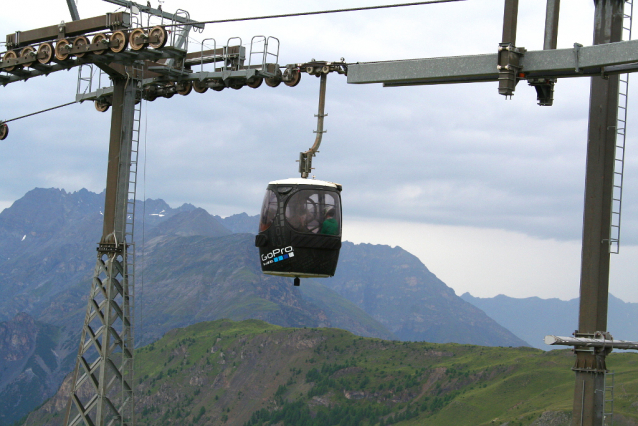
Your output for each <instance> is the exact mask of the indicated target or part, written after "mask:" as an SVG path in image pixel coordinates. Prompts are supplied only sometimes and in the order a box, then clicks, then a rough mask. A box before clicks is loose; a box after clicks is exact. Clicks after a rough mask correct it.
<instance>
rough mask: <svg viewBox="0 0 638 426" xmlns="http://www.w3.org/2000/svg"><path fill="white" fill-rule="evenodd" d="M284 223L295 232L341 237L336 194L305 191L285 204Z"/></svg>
mask: <svg viewBox="0 0 638 426" xmlns="http://www.w3.org/2000/svg"><path fill="white" fill-rule="evenodd" d="M286 221H287V222H288V223H289V224H290V226H292V228H293V229H294V230H295V231H297V232H304V233H313V234H324V235H341V206H340V203H339V195H338V194H337V193H336V192H331V191H324V190H320V189H305V190H302V191H299V192H297V193H295V194H293V196H292V197H290V199H289V200H288V203H287V204H286Z"/></svg>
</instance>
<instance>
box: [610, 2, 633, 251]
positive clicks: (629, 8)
mask: <svg viewBox="0 0 638 426" xmlns="http://www.w3.org/2000/svg"><path fill="white" fill-rule="evenodd" d="M633 11H634V2H633V0H625V3H624V9H623V37H622V39H623V41H629V40H631V28H632V20H633ZM628 95H629V74H621V75H620V79H619V84H618V119H617V124H616V154H615V162H614V192H613V201H612V206H611V228H610V231H611V232H610V233H609V252H610V253H614V254H618V253H620V223H621V214H622V193H623V181H624V179H623V178H624V171H625V140H626V137H627V104H628Z"/></svg>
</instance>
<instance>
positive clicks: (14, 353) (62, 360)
mask: <svg viewBox="0 0 638 426" xmlns="http://www.w3.org/2000/svg"><path fill="white" fill-rule="evenodd" d="M60 340H61V339H60V330H59V329H58V328H57V327H55V326H52V325H49V324H43V323H41V322H37V321H35V320H34V319H33V318H32V317H31V316H29V315H27V314H24V313H22V314H18V315H16V316H15V318H13V319H12V320H11V321H4V322H0V424H3V425H5V424H13V423H14V422H16V421H17V420H19V419H20V418H21V417H22V416H23V415H24V414H25V413H28V412H29V411H30V410H32V409H33V407H35V406H37V405H39V404H40V403H41V402H42V401H44V400H46V399H47V398H49V397H51V396H53V395H54V394H55V392H56V391H57V390H58V387H59V385H60V382H61V381H62V379H63V378H64V376H65V375H66V374H67V373H68V372H69V370H70V369H71V368H73V365H71V363H70V362H69V359H68V357H67V356H66V355H67V354H66V353H65V352H64V349H63V348H61V347H60V345H59V343H60Z"/></svg>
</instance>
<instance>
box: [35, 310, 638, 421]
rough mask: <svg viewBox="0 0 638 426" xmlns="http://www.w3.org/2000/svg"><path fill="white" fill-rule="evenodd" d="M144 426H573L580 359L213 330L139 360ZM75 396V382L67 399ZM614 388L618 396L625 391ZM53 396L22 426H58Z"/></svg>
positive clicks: (625, 375) (629, 372) (239, 328)
mask: <svg viewBox="0 0 638 426" xmlns="http://www.w3.org/2000/svg"><path fill="white" fill-rule="evenodd" d="M634 358H635V355H634V354H629V353H625V354H616V353H612V354H611V355H610V357H609V362H610V363H613V364H614V366H615V368H616V389H617V391H616V398H615V405H614V424H617V425H625V426H630V425H633V426H636V425H638V411H637V410H636V404H637V401H638V377H636V375H635V374H634V373H635V359H634ZM136 359H137V361H138V365H139V366H140V368H139V370H138V375H137V377H139V380H136V381H135V383H136V389H135V391H136V394H137V400H136V411H137V413H138V416H137V424H138V425H140V426H168V425H193V426H196V425H225V426H256V425H260V426H266V425H268V426H275V425H279V426H301V425H303V426H326V425H343V426H368V425H383V426H385V425H392V424H399V425H405V426H409V425H414V426H416V425H423V424H427V425H429V426H450V425H454V426H488V425H489V426H513V425H517V426H549V425H551V426H568V425H569V424H570V421H571V408H572V398H573V392H574V373H573V372H572V371H571V366H572V365H573V362H574V355H573V354H572V353H571V352H570V351H569V350H561V351H550V352H544V351H541V350H538V349H533V348H529V347H520V348H495V347H482V346H473V345H459V344H452V343H448V344H434V343H426V342H412V343H410V342H398V341H384V340H380V339H373V338H364V337H359V336H356V335H354V334H352V333H349V332H347V331H344V330H339V329H330V328H303V329H290V328H282V327H277V326H273V325H270V324H267V323H265V322H262V321H257V320H248V321H243V322H233V321H230V320H218V321H215V322H206V323H199V324H196V325H192V326H189V327H186V328H184V329H178V330H173V331H171V332H169V333H167V334H166V335H165V336H164V337H163V338H162V339H160V340H158V341H156V342H154V343H153V344H151V345H149V346H146V347H144V348H141V349H139V350H138V351H137V353H136ZM66 388H68V378H67V381H65V385H63V386H62V388H61V389H66ZM618 389H623V391H622V392H619V391H618ZM65 405H66V396H65V394H64V391H60V392H58V393H57V394H56V395H55V396H54V397H53V398H52V399H50V400H49V401H48V402H46V403H45V404H44V405H43V406H42V407H41V408H40V409H39V410H37V411H36V412H34V413H32V414H30V415H29V418H28V419H27V420H26V421H25V422H24V426H35V425H37V426H60V425H61V420H62V415H61V414H62V410H63V409H64V407H65Z"/></svg>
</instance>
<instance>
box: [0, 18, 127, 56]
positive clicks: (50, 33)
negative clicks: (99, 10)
mask: <svg viewBox="0 0 638 426" xmlns="http://www.w3.org/2000/svg"><path fill="white" fill-rule="evenodd" d="M130 25H131V21H130V15H129V14H128V13H126V12H117V13H107V14H106V15H101V16H95V17H93V18H86V19H81V20H79V21H72V22H67V23H62V24H60V25H51V26H48V27H43V28H38V29H35V30H29V31H16V32H15V33H13V34H7V47H8V48H19V47H23V46H27V45H29V44H32V43H39V42H42V41H49V40H55V39H58V38H60V36H62V37H68V36H77V35H82V34H86V33H90V32H93V31H102V30H107V29H113V28H116V27H129V26H130Z"/></svg>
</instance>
